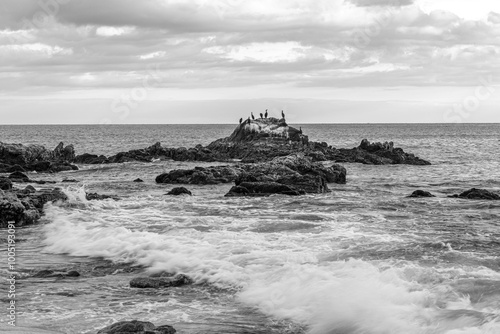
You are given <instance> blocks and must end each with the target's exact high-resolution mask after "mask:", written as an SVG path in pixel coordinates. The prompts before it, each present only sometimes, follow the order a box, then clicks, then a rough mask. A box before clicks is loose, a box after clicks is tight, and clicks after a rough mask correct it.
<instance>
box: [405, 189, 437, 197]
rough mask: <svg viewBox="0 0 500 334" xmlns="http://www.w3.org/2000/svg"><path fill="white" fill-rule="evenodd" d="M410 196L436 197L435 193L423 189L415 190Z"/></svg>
mask: <svg viewBox="0 0 500 334" xmlns="http://www.w3.org/2000/svg"><path fill="white" fill-rule="evenodd" d="M408 197H413V198H416V197H436V196H434V195H433V194H431V193H430V192H428V191H423V190H415V191H414V192H413V193H412V194H411V195H410V196H408Z"/></svg>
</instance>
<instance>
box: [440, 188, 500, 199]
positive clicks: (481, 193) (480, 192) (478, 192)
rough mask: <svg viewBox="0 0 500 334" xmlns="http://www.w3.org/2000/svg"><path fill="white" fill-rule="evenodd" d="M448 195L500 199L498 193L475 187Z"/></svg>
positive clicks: (465, 197)
mask: <svg viewBox="0 0 500 334" xmlns="http://www.w3.org/2000/svg"><path fill="white" fill-rule="evenodd" d="M448 197H453V198H464V199H484V200H500V195H498V194H495V193H493V192H491V191H488V190H485V189H476V188H472V189H469V190H467V191H464V192H463V193H461V194H459V195H452V196H448Z"/></svg>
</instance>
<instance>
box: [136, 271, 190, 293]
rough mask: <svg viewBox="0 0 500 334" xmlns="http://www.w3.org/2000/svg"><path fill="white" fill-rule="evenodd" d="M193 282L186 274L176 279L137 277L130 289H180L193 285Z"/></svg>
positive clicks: (176, 276) (177, 276)
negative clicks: (180, 287)
mask: <svg viewBox="0 0 500 334" xmlns="http://www.w3.org/2000/svg"><path fill="white" fill-rule="evenodd" d="M192 283H193V280H192V279H191V278H189V277H188V276H186V275H184V274H179V275H175V276H174V277H135V278H133V279H132V280H131V281H130V287H132V288H139V289H147V288H150V289H158V288H168V287H179V286H183V285H188V284H192Z"/></svg>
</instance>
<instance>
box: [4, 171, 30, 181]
mask: <svg viewBox="0 0 500 334" xmlns="http://www.w3.org/2000/svg"><path fill="white" fill-rule="evenodd" d="M9 179H11V180H13V181H14V182H29V181H30V179H29V177H28V175H26V174H24V173H22V172H14V173H12V174H10V175H9Z"/></svg>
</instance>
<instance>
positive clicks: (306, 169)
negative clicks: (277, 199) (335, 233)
mask: <svg viewBox="0 0 500 334" xmlns="http://www.w3.org/2000/svg"><path fill="white" fill-rule="evenodd" d="M346 175H347V171H346V169H345V168H344V167H342V166H340V165H336V164H334V165H332V166H329V167H325V166H324V165H323V164H322V163H319V162H312V161H311V159H310V158H308V157H306V156H304V155H303V154H301V153H297V154H290V155H288V156H285V157H276V158H274V159H273V160H271V161H268V162H261V163H255V164H237V165H232V166H212V167H196V168H194V169H190V170H182V169H181V170H173V171H170V172H168V173H163V174H161V175H158V176H157V177H156V182H157V183H174V184H177V183H181V184H219V183H231V182H234V183H235V186H234V187H233V188H231V190H230V191H229V193H228V194H226V196H267V195H271V194H285V195H302V194H306V193H325V192H328V191H329V189H328V185H327V184H328V183H340V184H343V183H346Z"/></svg>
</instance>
